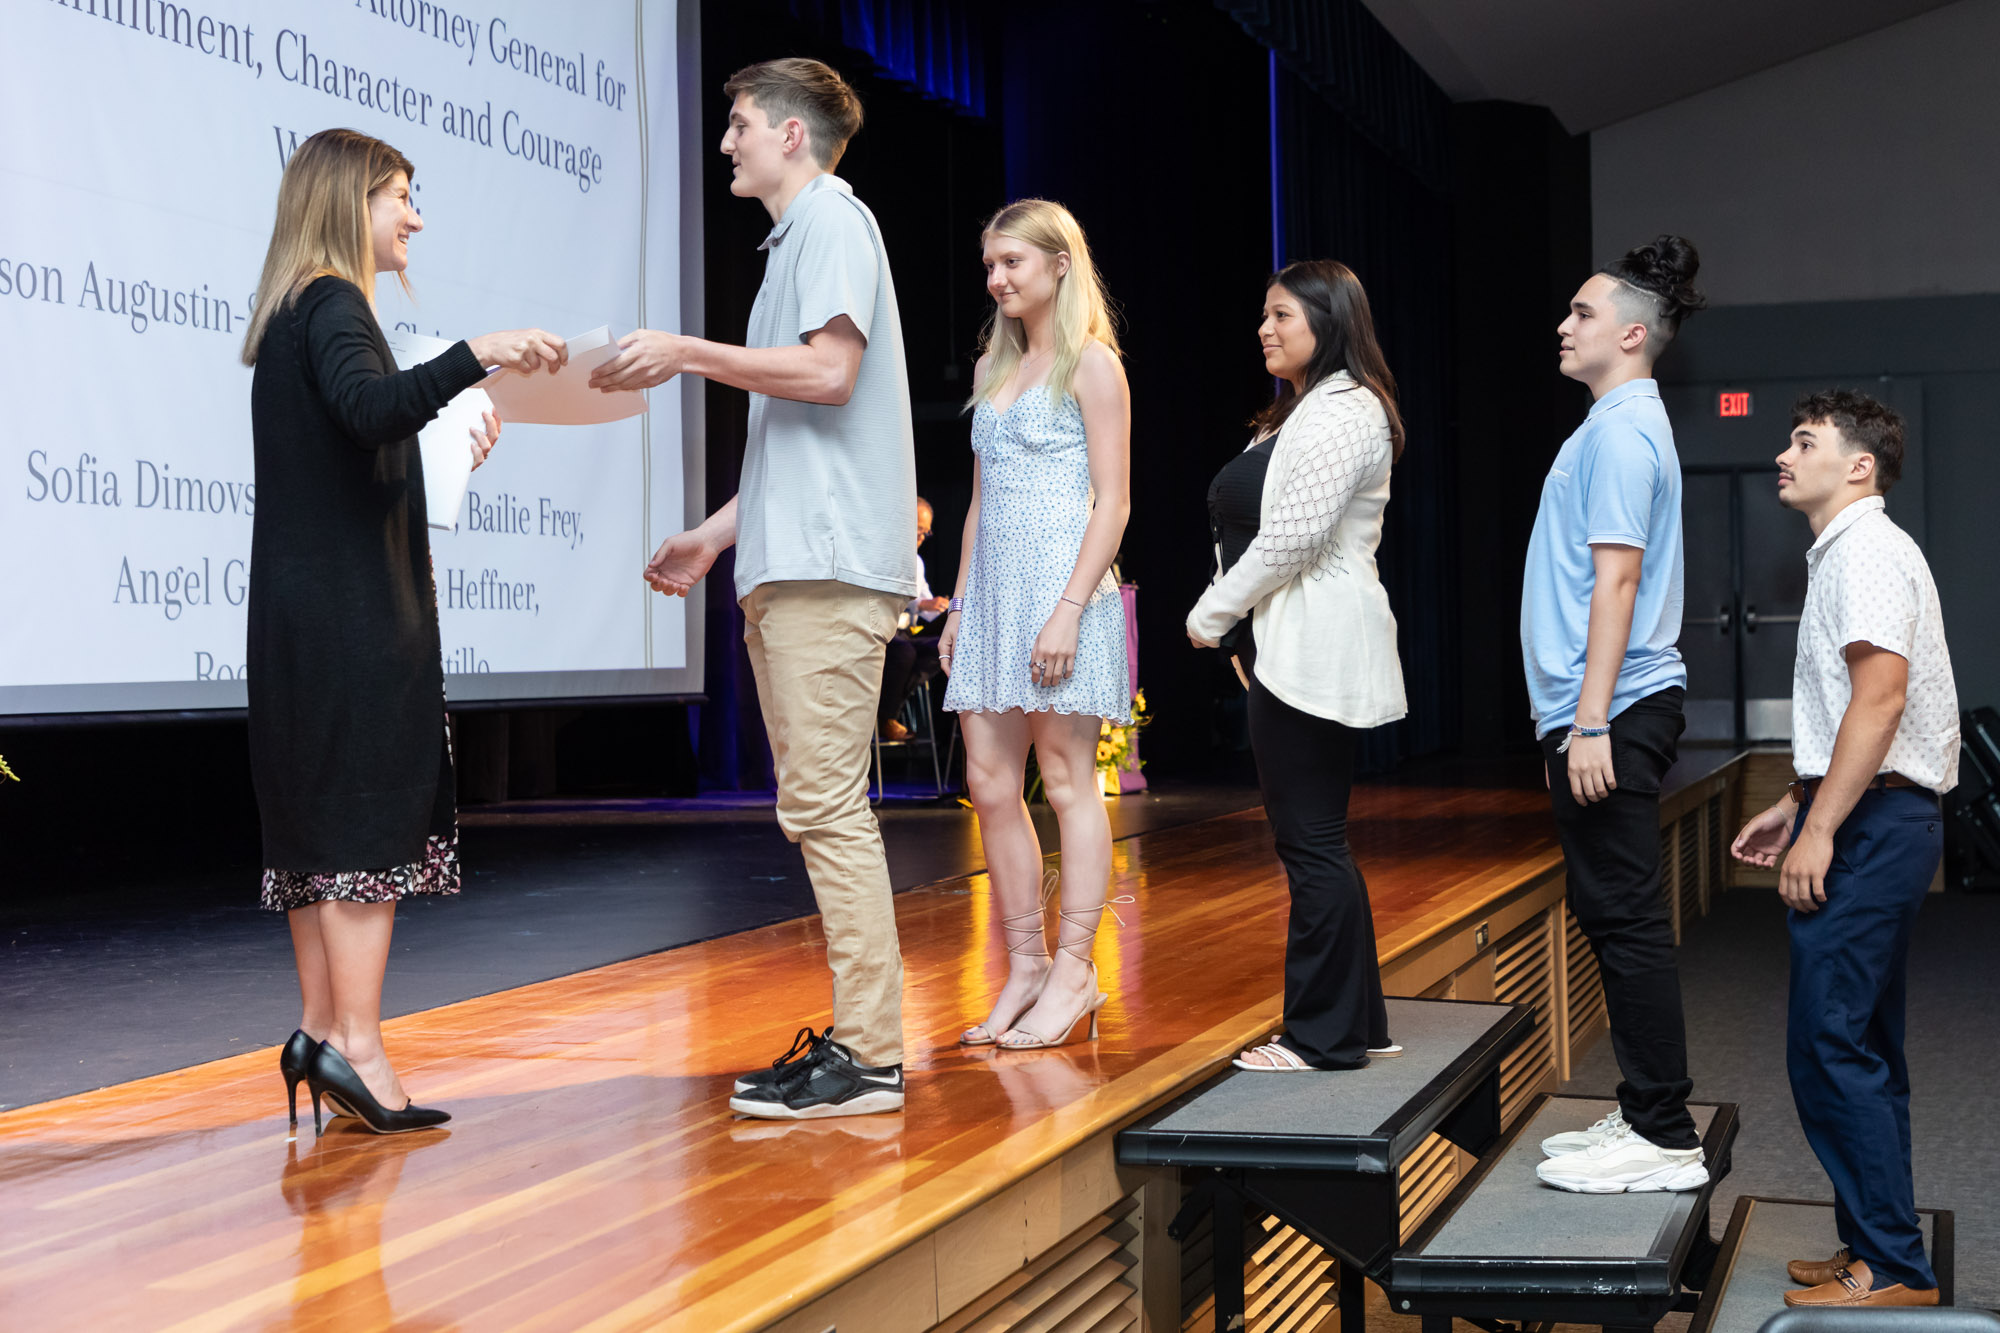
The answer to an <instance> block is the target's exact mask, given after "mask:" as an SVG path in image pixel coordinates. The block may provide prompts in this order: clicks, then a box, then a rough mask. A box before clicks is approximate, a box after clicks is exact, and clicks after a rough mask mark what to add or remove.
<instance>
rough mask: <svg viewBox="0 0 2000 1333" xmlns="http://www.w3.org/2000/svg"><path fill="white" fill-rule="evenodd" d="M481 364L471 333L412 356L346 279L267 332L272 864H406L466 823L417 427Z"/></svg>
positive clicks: (319, 867) (267, 736) (261, 693)
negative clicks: (449, 744)
mask: <svg viewBox="0 0 2000 1333" xmlns="http://www.w3.org/2000/svg"><path fill="white" fill-rule="evenodd" d="M483 376H484V371H483V370H482V369H481V368H480V365H479V362H478V359H477V358H475V357H474V356H473V355H472V349H471V348H470V347H468V346H467V345H466V344H465V343H463V342H461V343H458V344H456V345H454V346H453V347H452V348H451V349H450V350H449V351H447V352H446V353H445V354H444V355H442V356H440V357H438V358H436V359H435V360H432V361H426V362H424V363H423V364H421V365H418V366H413V367H411V368H410V369H409V370H404V371H398V370H397V369H396V362H395V358H394V357H392V356H391V355H390V352H389V344H388V343H387V341H386V340H385V339H384V338H383V336H382V329H381V326H380V325H379V324H377V323H376V321H375V314H374V311H373V309H372V308H371V307H370V306H369V304H368V301H367V299H366V298H365V297H363V296H362V294H361V290H360V289H359V288H358V287H356V286H354V284H352V283H350V282H347V281H345V280H344V279H341V278H333V277H325V278H319V279H317V280H315V281H314V282H313V283H312V284H311V285H310V286H308V287H307V288H306V289H305V291H304V292H303V293H301V294H300V295H299V298H298V300H297V301H296V302H295V303H294V304H293V305H292V306H290V307H289V308H287V309H285V310H282V311H280V312H279V313H278V314H277V315H276V316H275V317H274V318H273V319H272V320H271V324H270V327H269V328H268V329H267V330H266V331H265V334H264V341H263V343H262V344H261V345H260V346H259V348H258V352H257V368H256V374H255V376H254V377H253V382H252V386H251V390H250V426H251V433H252V437H253V440H254V443H255V448H256V468H257V511H256V516H255V518H254V519H253V520H252V528H251V537H250V599H249V602H250V604H249V621H250V626H249V644H248V654H247V657H246V658H245V661H246V662H247V663H248V666H249V696H250V772H251V780H252V783H253V785H254V786H255V788H256V791H257V808H258V811H259V813H260V814H261V815H262V817H263V826H264V865H265V866H266V867H267V868H270V869H276V870H299V871H342V870H373V869H383V868H387V867H390V866H397V865H404V864H407V863H409V862H412V861H416V860H419V859H420V858H421V857H422V855H423V850H424V840H425V838H426V837H427V836H428V835H430V834H433V833H437V834H445V833H449V832H450V831H451V829H452V821H453V815H454V801H453V792H452V774H451V757H450V753H449V750H448V749H447V748H446V746H445V741H444V667H443V664H442V662H441V661H440V654H439V644H438V621H437V601H436V596H435V593H434V591H433V586H432V578H431V548H430V534H429V531H428V529H427V527H426V515H425V512H424V474H423V463H422V460H421V457H420V456H419V454H418V452H417V440H416V434H417V431H418V430H419V429H420V428H422V426H423V425H424V424H425V423H426V422H428V421H429V420H430V419H431V418H432V417H434V416H436V415H437V413H438V410H439V409H440V408H442V407H443V406H444V405H445V404H446V403H447V402H449V401H450V400H451V399H452V397H453V396H454V395H456V394H458V393H459V392H461V391H462V390H464V389H466V388H468V387H469V386H471V385H473V384H475V383H477V382H478V381H479V380H480V379H481V378H483ZM468 447H469V442H468Z"/></svg>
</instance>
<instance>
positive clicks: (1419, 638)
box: [1219, 0, 1461, 771]
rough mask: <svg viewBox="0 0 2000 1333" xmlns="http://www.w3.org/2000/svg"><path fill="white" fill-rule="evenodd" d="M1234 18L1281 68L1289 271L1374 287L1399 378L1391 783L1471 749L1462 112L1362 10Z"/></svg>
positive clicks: (1263, 10)
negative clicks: (1465, 701) (1454, 117)
mask: <svg viewBox="0 0 2000 1333" xmlns="http://www.w3.org/2000/svg"><path fill="white" fill-rule="evenodd" d="M1219 3H1220V6H1221V8H1223V9H1224V10H1225V11H1227V12H1229V13H1230V14H1231V15H1233V16H1234V17H1235V18H1236V20H1237V22H1238V23H1240V24H1241V25H1242V26H1243V27H1244V29H1245V30H1246V31H1248V32H1249V33H1250V34H1251V35H1252V36H1253V37H1256V38H1257V39H1258V40H1259V41H1262V42H1264V43H1265V44H1266V45H1267V46H1269V47H1270V48H1271V50H1272V52H1273V54H1274V56H1275V59H1274V61H1273V62H1272V63H1273V71H1272V78H1273V79H1274V81H1275V87H1274V94H1275V95H1274V97H1273V102H1274V118H1275V126H1274V129H1275V134H1276V158H1275V164H1276V166H1277V170H1278V180H1279V190H1278V205H1279V218H1278V226H1277V229H1276V230H1277V234H1278V236H1279V238H1280V240H1279V243H1280V244H1281V245H1282V247H1283V254H1282V256H1281V258H1282V259H1283V260H1284V261H1285V262H1290V261H1292V260H1296V259H1337V260H1339V261H1341V262H1342V263H1344V264H1346V265H1347V266H1348V267H1350V268H1352V269H1353V270H1354V271H1355V273H1356V274H1357V275H1359V277H1360V278H1361V282H1362V285H1363V286H1365V287H1366V288H1367V289H1368V299H1369V304H1370V305H1371V306H1372V307H1373V309H1374V312H1375V324H1376V330H1377V332H1378V334H1379V335H1380V337H1381V340H1382V348H1383V353H1384V355H1385V356H1386V357H1387V358H1388V362H1389V368H1390V369H1391V370H1392V371H1393V372H1394V373H1395V376H1396V381H1397V389H1398V395H1397V396H1398V399H1399V400H1400V401H1399V406H1400V408H1401V410H1402V415H1403V423H1404V427H1405V430H1406V433H1407V439H1408V444H1407V447H1406V449H1405V452H1404V454H1403V457H1402V458H1401V460H1399V461H1398V463H1397V464H1396V471H1395V475H1394V479H1393V481H1392V483H1391V484H1392V489H1393V498H1392V499H1391V500H1390V503H1389V508H1388V511H1387V514H1386V517H1385V521H1384V529H1383V537H1382V548H1381V552H1380V562H1381V571H1382V581H1383V584H1384V586H1385V587H1386V588H1387V589H1388V592H1389V600H1390V604H1391V605H1392V606H1393V607H1394V609H1395V613H1396V622H1397V626H1398V631H1399V632H1398V641H1399V643H1398V646H1399V647H1400V649H1401V653H1402V661H1403V677H1404V682H1405V685H1406V687H1407V689H1408V692H1409V704H1410V713H1409V716H1408V717H1407V718H1406V719H1405V720H1404V721H1402V722H1399V723H1396V724H1394V725H1393V726H1389V727H1384V728H1381V729H1379V730H1377V731H1375V732H1374V733H1372V734H1371V735H1370V736H1369V737H1368V738H1367V740H1366V741H1365V742H1364V744H1363V747H1362V750H1361V756H1360V761H1361V765H1362V767H1363V769H1364V771H1366V770H1374V771H1380V770H1383V769H1386V768H1390V767H1393V766H1394V765H1395V764H1397V763H1398V762H1400V761H1402V760H1404V759H1408V758H1411V757H1413V756H1417V755H1425V754H1432V753H1436V752H1438V751H1440V750H1448V749H1453V748H1456V746H1457V745H1458V743H1459V732H1460V703H1461V698H1460V696H1461V690H1460V648H1459V627H1460V617H1459V611H1458V603H1457V589H1458V584H1457V579H1456V577H1455V576H1456V573H1457V564H1458V556H1457V538H1458V494H1457V486H1456V481H1457V467H1456V463H1455V448H1454V444H1455V441H1454V432H1453V431H1452V429H1451V416H1450V400H1451V384H1452V313H1453V312H1452V206H1451V195H1450V179H1451V178H1450V160H1449V151H1448V149H1449V144H1450V142H1451V118H1450V117H1451V106H1450V103H1449V100H1448V99H1447V98H1446V97H1445V95H1444V93H1443V92H1442V91H1441V90H1440V89H1439V88H1438V87H1437V85H1436V84H1435V83H1433V82H1432V81H1431V79H1430V78H1429V76H1427V75H1426V74H1424V72H1423V71H1422V70H1421V69H1420V68H1418V67H1417V65H1416V63H1415V62H1414V61H1413V60H1411V58H1410V57H1409V55H1408V54H1407V53H1405V52H1404V51H1403V49H1402V48H1401V47H1400V46H1397V45H1396V43H1395V41H1394V40H1393V39H1392V38H1390V37H1389V35H1388V33H1387V32H1386V31H1384V30H1383V29H1382V27H1381V25H1380V24H1379V23H1378V22H1377V21H1376V20H1375V19H1374V17H1373V16H1372V15H1370V14H1369V13H1368V11H1367V10H1366V9H1365V8H1364V7H1363V6H1362V5H1361V4H1359V3H1358V0H1332V2H1331V3H1329V2H1328V0H1219Z"/></svg>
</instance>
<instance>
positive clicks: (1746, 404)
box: [1721, 389, 1750, 417]
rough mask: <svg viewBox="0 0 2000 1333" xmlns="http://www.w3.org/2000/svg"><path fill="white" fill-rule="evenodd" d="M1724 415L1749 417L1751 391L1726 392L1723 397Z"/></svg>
mask: <svg viewBox="0 0 2000 1333" xmlns="http://www.w3.org/2000/svg"><path fill="white" fill-rule="evenodd" d="M1721 410H1722V415H1723V416H1725V417H1747V416H1749V415H1750V392H1749V390H1747V389H1746V390H1744V391H1743V392H1741V393H1725V394H1723V395H1722V397H1721Z"/></svg>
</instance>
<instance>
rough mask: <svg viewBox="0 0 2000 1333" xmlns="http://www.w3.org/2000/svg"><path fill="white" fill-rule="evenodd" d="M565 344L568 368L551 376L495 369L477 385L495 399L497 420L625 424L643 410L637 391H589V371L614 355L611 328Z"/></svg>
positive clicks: (642, 399)
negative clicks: (625, 420) (521, 373)
mask: <svg viewBox="0 0 2000 1333" xmlns="http://www.w3.org/2000/svg"><path fill="white" fill-rule="evenodd" d="M568 342H569V364H568V365H566V366H564V367H563V368H562V369H561V370H559V371H557V372H556V373H555V374H553V375H551V374H549V373H548V372H547V371H546V370H538V371H536V372H534V373H533V374H532V375H516V374H514V373H512V372H510V371H502V370H496V371H494V372H493V373H492V374H491V375H488V376H487V377H486V379H485V382H484V383H482V384H481V385H480V387H481V388H483V389H485V390H486V392H487V393H489V394H491V395H492V397H493V402H494V404H495V405H496V406H497V407H498V408H499V410H500V420H501V421H503V422H505V421H518V422H523V423H526V424H531V425H539V426H595V425H598V424H600V423H602V422H606V421H623V420H624V419H625V418H626V417H636V416H638V415H639V414H640V413H641V412H644V411H645V410H646V395H644V394H643V393H640V392H639V391H638V390H637V389H620V390H619V391H618V392H616V393H603V392H601V391H599V390H597V389H593V388H591V387H590V372H591V371H593V370H595V369H596V368H597V367H599V366H601V365H603V364H604V363H605V362H606V361H609V360H611V359H612V358H613V357H615V356H617V355H618V340H617V339H615V338H613V337H612V336H611V326H610V325H608V324H604V325H599V326H598V327H597V328H594V329H592V330H591V331H590V332H588V333H579V334H578V335H577V336H576V337H574V338H571V339H569V340H568Z"/></svg>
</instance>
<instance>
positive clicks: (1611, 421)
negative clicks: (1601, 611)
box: [1521, 379, 1687, 736]
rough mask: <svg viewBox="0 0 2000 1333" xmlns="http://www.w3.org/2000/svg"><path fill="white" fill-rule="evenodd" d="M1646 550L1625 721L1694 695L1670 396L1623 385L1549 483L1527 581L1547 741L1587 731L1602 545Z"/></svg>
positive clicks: (1532, 700)
mask: <svg viewBox="0 0 2000 1333" xmlns="http://www.w3.org/2000/svg"><path fill="white" fill-rule="evenodd" d="M1593 542H1599V543H1617V544H1618V545H1621V546H1637V547H1641V548H1643V549H1644V551H1645V554H1644V556H1642V557H1641V559H1640V563H1639V593H1638V597H1637V598H1636V599H1635V601H1634V603H1633V606H1632V637H1631V640H1630V641H1629V642H1628V643H1627V644H1626V647H1625V662H1624V665H1622V666H1621V667H1620V668H1619V670H1618V685H1617V688H1616V690H1614V691H1613V693H1612V696H1611V716H1613V717H1617V716H1618V715H1619V714H1620V713H1622V712H1624V711H1625V710H1626V709H1627V708H1629V707H1631V706H1632V705H1633V704H1634V703H1637V702H1638V701H1639V700H1641V699H1643V698H1645V697H1646V696H1647V695H1649V694H1654V693H1657V692H1658V691H1660V690H1664V689H1667V688H1669V687H1670V686H1674V685H1679V686H1683V687H1685V686H1686V685H1687V666H1686V664H1685V663H1683V662H1682V661H1681V653H1680V649H1679V648H1676V647H1675V646H1674V645H1675V644H1676V643H1678V642H1679V641H1680V637H1681V602H1682V598H1683V586H1682V577H1683V576H1682V563H1683V562H1682V548H1681V461H1680V456H1679V455H1678V454H1676V453H1675V452H1674V431H1673V427H1672V426H1670V425H1669V424H1668V423H1667V409H1666V405H1665V404H1663V403H1662V402H1661V401H1660V386H1659V385H1658V384H1657V383H1655V382H1654V381H1652V380H1650V379H1645V380H1631V381H1628V382H1627V383H1625V384H1621V385H1619V386H1618V387H1617V388H1615V389H1613V390H1612V391H1611V392H1610V393H1607V394H1605V395H1604V397H1602V398H1600V399H1598V400H1597V402H1596V403H1595V404H1593V405H1592V406H1591V409H1590V415H1589V416H1587V417H1585V418H1584V419H1583V424H1582V425H1581V426H1578V427H1577V428H1576V433H1575V434H1573V435H1571V436H1570V437H1569V438H1568V439H1567V440H1564V441H1563V447H1562V450H1561V451H1560V452H1559V453H1557V454H1556V461H1555V465H1554V466H1553V467H1551V468H1550V469H1549V475H1548V479H1547V480H1546V481H1544V482H1543V483H1542V504H1541V508H1540V509H1539V510H1538V511H1537V512H1536V514H1535V533H1534V536H1532V537H1531V538H1529V540H1528V567H1527V570H1526V572H1525V573H1524V575H1523V576H1522V580H1521V659H1522V662H1523V664H1524V665H1525V666H1526V667H1527V671H1528V702H1529V704H1530V706H1531V710H1532V712H1533V714H1534V718H1535V734H1536V735H1537V736H1546V735H1547V734H1548V733H1549V732H1551V731H1554V730H1556V729H1557V728H1568V727H1569V726H1570V725H1571V724H1572V723H1574V722H1575V721H1576V706H1577V701H1578V700H1579V698H1581V696H1582V694H1583V659H1584V650H1585V645H1586V641H1587V639H1588V636H1589V633H1590V593H1591V589H1592V588H1593V587H1595V586H1596V583H1597V572H1596V569H1595V567H1594V566H1593V565H1592V563H1591V559H1590V547H1591V543H1593Z"/></svg>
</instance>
